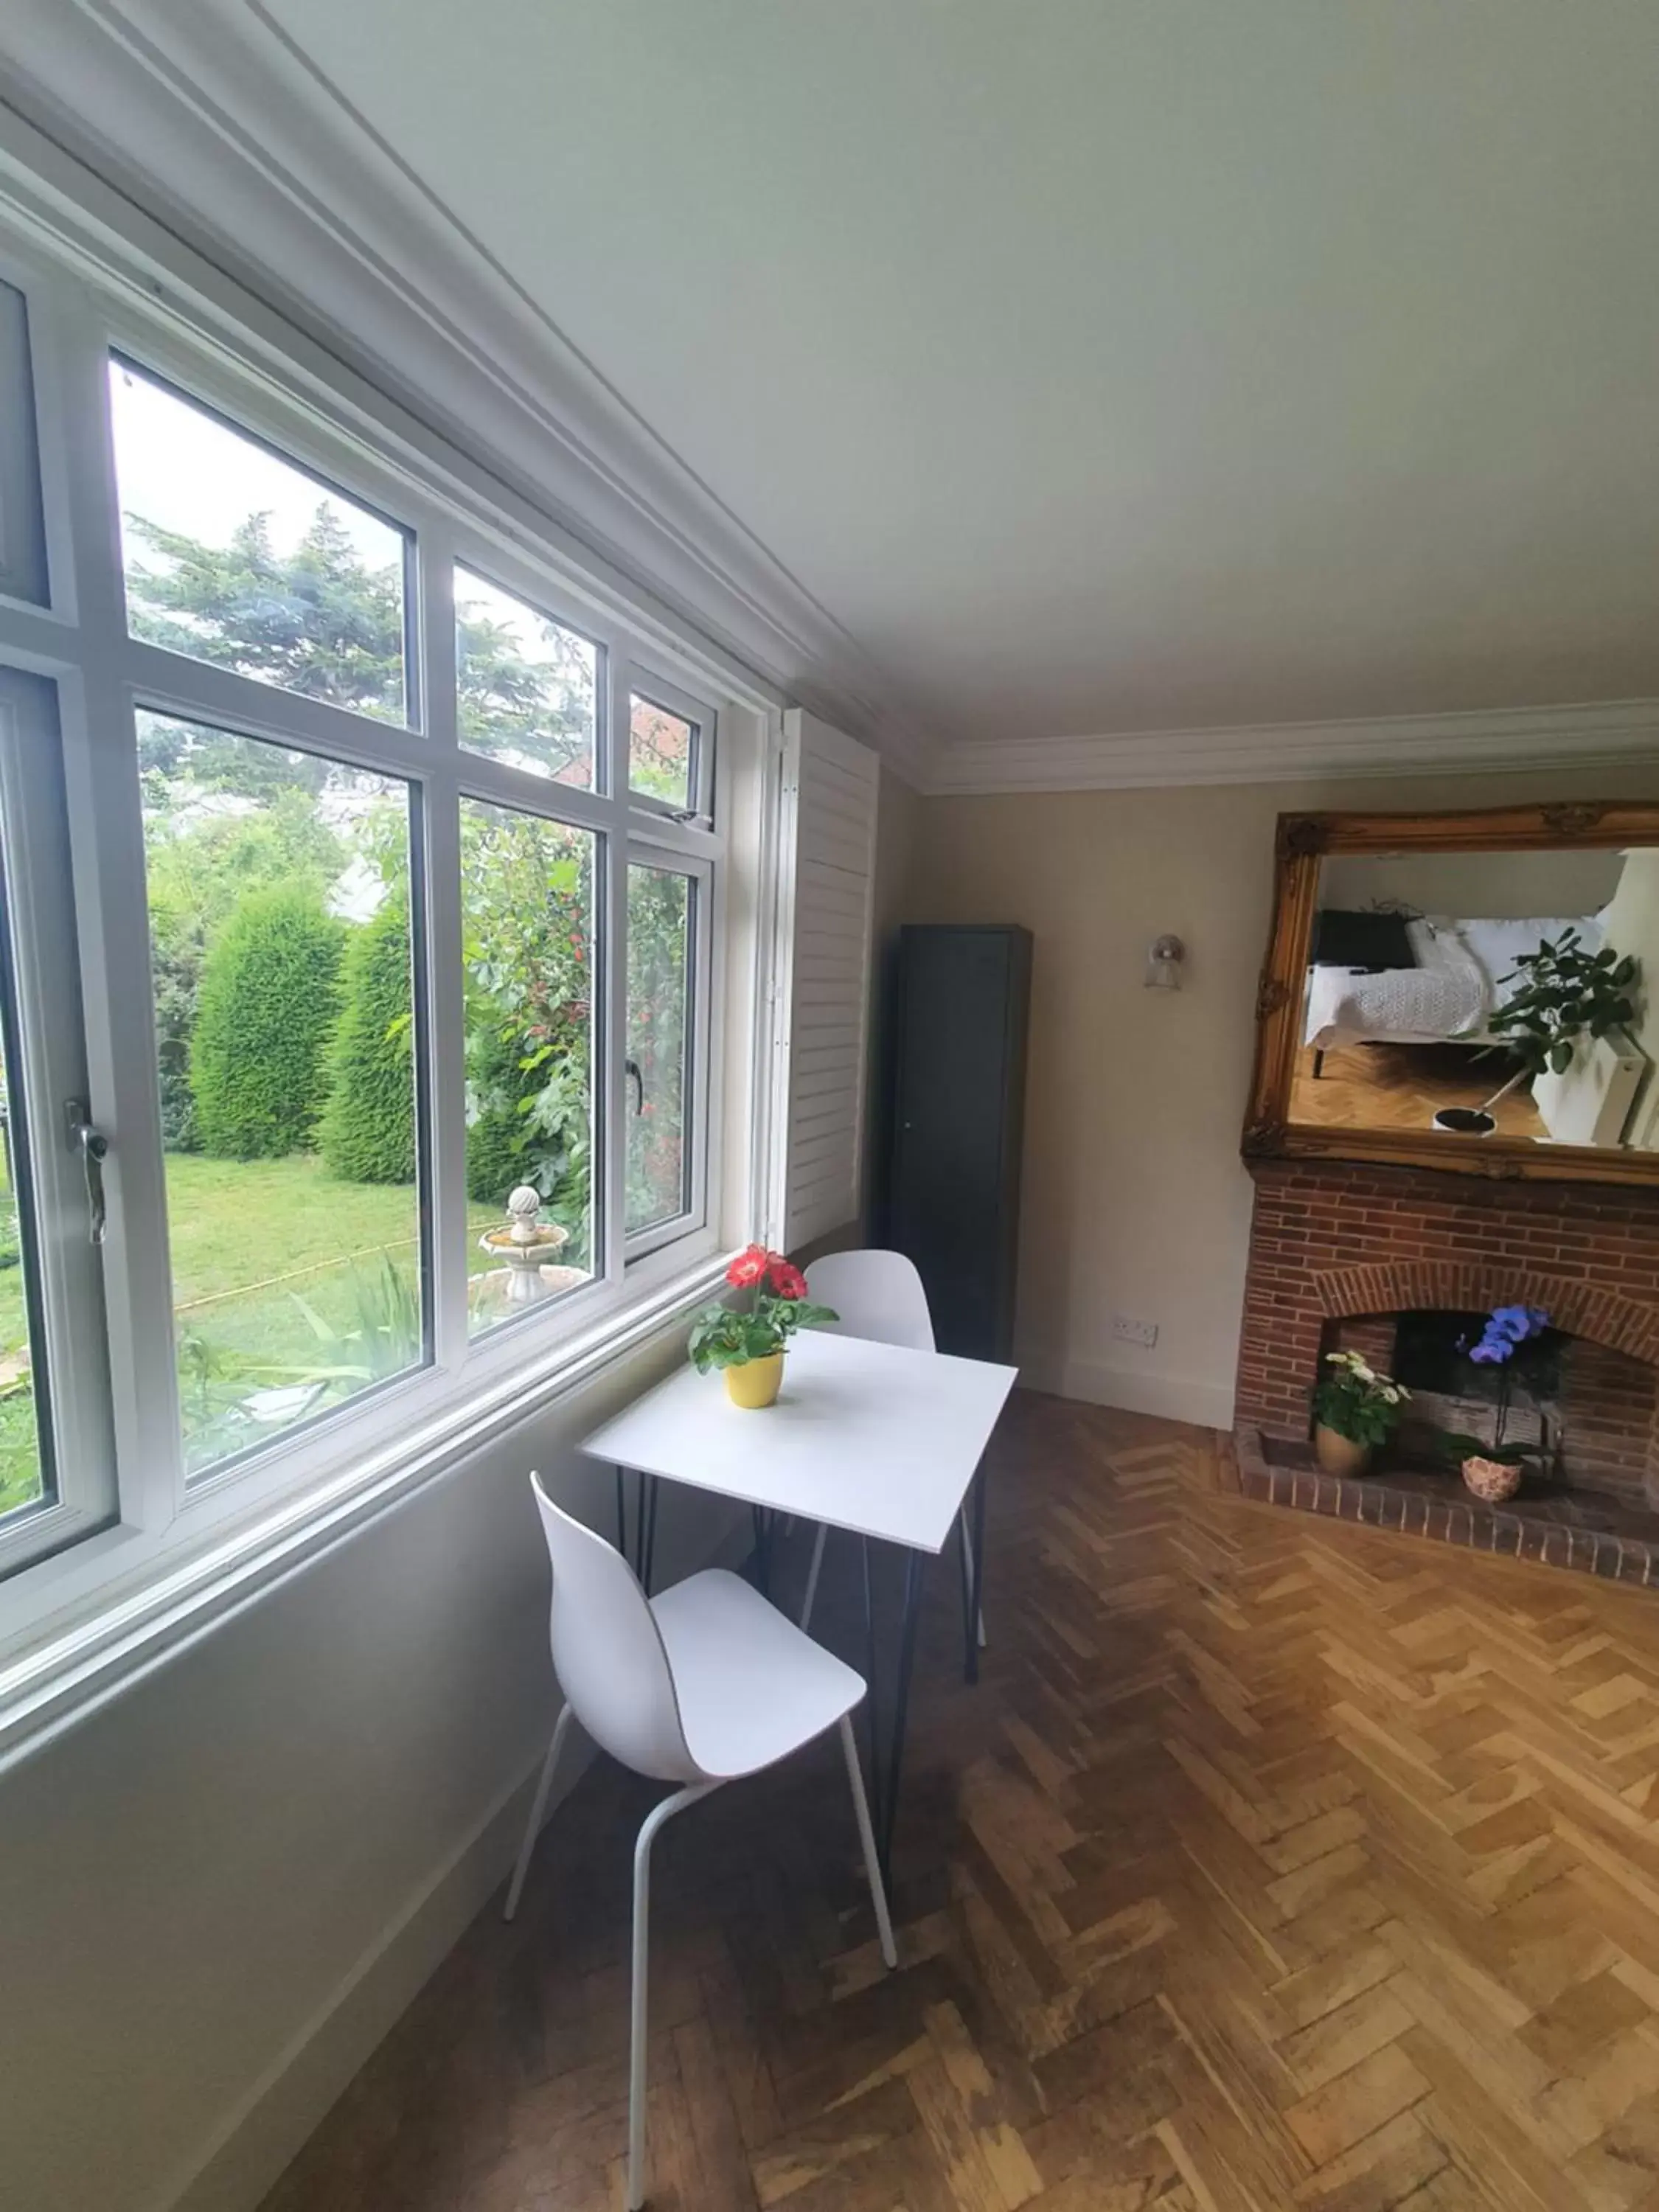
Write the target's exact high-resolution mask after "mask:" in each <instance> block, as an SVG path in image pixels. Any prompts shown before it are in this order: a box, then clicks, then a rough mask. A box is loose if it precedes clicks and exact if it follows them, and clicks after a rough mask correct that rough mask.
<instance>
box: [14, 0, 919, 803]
mask: <svg viewBox="0 0 1659 2212" xmlns="http://www.w3.org/2000/svg"><path fill="white" fill-rule="evenodd" d="M0 99H3V101H4V103H5V105H6V106H9V107H10V108H11V109H12V110H13V111H14V112H15V114H16V115H17V116H19V117H21V118H22V119H23V121H24V123H25V124H26V125H28V126H32V128H33V131H38V132H40V133H41V134H42V135H43V137H45V139H46V140H47V141H49V142H50V143H51V145H52V148H53V149H60V150H61V152H62V153H64V154H66V155H69V156H70V161H71V162H72V163H73V164H74V165H76V167H78V169H79V170H80V171H81V172H82V173H84V176H85V179H86V188H82V189H77V185H76V180H75V179H74V178H73V177H70V176H68V175H66V174H64V173H60V175H59V177H58V179H57V190H58V192H59V193H60V194H62V195H63V196H64V197H67V198H68V199H69V200H70V202H71V203H74V204H76V209H77V212H84V211H85V210H86V208H87V207H88V205H89V204H91V203H93V202H94V201H96V200H99V199H100V198H101V200H102V203H103V204H102V207H101V209H100V220H101V221H102V222H103V223H104V224H105V226H106V228H110V227H118V228H119V227H125V228H126V229H127V231H128V232H129V234H136V233H137V232H143V231H148V232H149V233H150V235H149V236H148V237H147V238H146V240H145V244H146V246H147V249H148V250H149V252H150V253H151V254H152V255H153V256H154V255H156V254H158V253H159V255H160V257H161V259H162V260H163V261H164V262H167V263H169V264H170V266H169V268H168V276H169V277H170V279H171V281H172V282H173V283H174V284H176V285H178V286H179V288H180V289H186V288H190V289H195V288H197V287H199V285H200V282H201V274H202V271H203V270H206V271H208V272H211V273H213V274H216V276H219V277H221V278H222V279H226V280H228V283H229V284H230V285H231V286H232V287H234V288H235V289H237V290H238V291H240V292H241V293H243V294H245V295H247V296H248V297H249V298H250V299H251V300H252V301H256V302H258V303H260V304H261V305H262V306H264V307H267V308H270V309H274V310H275V311H276V314H277V315H278V316H280V317H281V318H282V319H283V321H285V322H286V323H288V324H289V325H292V326H293V327H294V328H295V331H298V332H299V333H300V334H301V335H302V336H303V337H305V338H306V339H307V340H308V341H309V342H310V343H312V344H313V345H314V346H318V347H320V348H321V349H323V350H324V351H325V353H326V354H327V355H329V356H331V358H332V359H333V360H335V361H336V362H339V363H340V364H341V365H342V366H343V368H346V369H347V370H348V371H349V372H350V373H351V374H354V375H356V376H357V377H360V378H362V380H363V381H364V382H365V383H366V384H368V385H369V386H373V387H374V389H375V390H376V391H378V392H382V393H384V394H386V396H387V397H388V398H391V399H392V401H394V402H395V403H396V404H397V405H398V407H400V408H401V409H403V410H405V411H406V412H407V413H408V414H409V415H410V416H411V417H412V418H414V419H415V420H416V421H417V422H421V423H422V424H424V425H425V426H426V427H427V428H428V429H430V430H432V431H435V432H436V433H437V434H438V435H439V436H440V437H441V438H442V439H443V440H444V441H446V442H447V444H449V445H451V446H453V447H456V448H457V449H458V450H459V452H460V453H463V454H465V455H467V456H469V457H470V458H471V459H472V460H474V461H475V462H477V463H480V464H482V465H483V466H484V468H486V469H487V470H488V471H489V473H490V474H491V475H492V476H494V477H495V478H497V479H498V480H499V481H500V482H501V483H502V484H503V485H504V486H505V487H506V488H507V489H508V491H509V492H510V493H512V494H513V495H514V497H515V498H516V499H517V500H518V501H521V502H524V503H526V504H527V505H528V506H529V507H532V508H533V509H534V510H535V511H536V512H537V513H539V514H542V515H544V516H545V517H546V518H547V520H549V521H550V523H552V524H553V525H554V526H555V527H556V529H557V530H558V531H559V532H561V533H562V534H564V535H566V536H568V537H569V538H572V539H574V540H575V541H577V542H578V543H580V544H581V545H583V546H585V547H586V548H587V549H589V550H591V551H592V553H594V554H595V555H597V556H599V559H600V560H602V561H603V562H605V563H607V564H608V565H609V566H610V567H611V568H614V570H615V571H616V572H617V574H619V575H620V576H622V577H624V578H626V579H628V580H631V581H632V582H633V583H634V584H635V585H636V586H642V587H643V588H644V589H645V590H646V591H647V592H649V593H650V594H652V595H653V597H654V598H655V599H657V600H658V601H659V603H660V604H661V605H662V606H663V607H665V609H666V610H668V611H670V612H671V613H672V614H674V615H676V616H678V617H679V618H680V619H681V620H683V621H684V622H687V623H690V624H691V625H692V626H694V627H695V628H696V629H698V630H699V631H701V632H702V634H703V635H705V636H706V637H707V638H708V639H709V640H710V641H712V642H713V643H714V644H715V645H717V646H718V647H720V649H721V650H722V651H724V652H726V653H730V654H732V656H734V657H735V658H736V659H738V660H739V661H740V662H742V664H743V665H744V666H745V667H746V668H748V669H750V670H751V671H754V672H755V673H756V674H757V675H758V676H759V677H761V678H763V680H764V681H765V682H766V683H767V684H769V685H771V686H773V687H774V688H775V690H777V692H778V693H779V694H780V696H781V697H784V698H787V699H790V700H793V701H799V702H800V703H802V704H804V705H805V706H808V707H809V708H811V709H812V710H813V711H814V712H817V713H819V714H822V715H823V717H824V718H825V719H826V720H829V721H831V722H833V723H836V724H838V725H839V726H841V727H842V728H844V729H846V730H848V732H849V733H850V734H852V735H854V736H856V737H860V738H863V739H865V740H866V742H867V743H870V744H873V745H874V746H875V747H876V748H877V750H879V751H880V752H881V753H882V754H883V755H884V757H886V758H887V759H888V760H889V761H890V763H892V764H893V766H894V767H895V768H896V769H898V770H899V771H900V773H902V775H905V776H906V777H907V778H908V780H909V781H913V782H918V783H920V782H924V781H926V780H927V773H928V769H929V766H930V757H931V754H932V751H933V741H932V739H931V738H930V737H929V736H928V735H927V733H926V732H923V731H921V730H920V729H918V728H917V727H916V726H915V725H914V724H913V723H912V722H911V721H910V720H908V718H907V717H906V715H905V714H903V712H902V709H899V708H896V705H895V703H894V700H893V696H892V690H891V686H890V684H889V682H888V681H887V679H886V678H885V677H884V674H883V673H882V671H880V670H879V669H878V668H877V667H876V666H875V665H874V664H873V663H872V661H871V660H870V659H869V657H868V656H867V655H866V653H865V652H864V651H863V649H862V647H860V645H859V644H858V642H857V641H856V640H855V639H854V638H853V637H852V636H851V635H849V634H848V632H847V631H846V630H845V629H843V628H842V625H841V624H840V623H838V622H837V621H836V618H835V617H834V616H833V615H831V614H830V613H829V611H828V610H827V609H825V608H824V607H823V605H820V604H819V602H818V601H817V599H814V598H813V597H812V595H811V592H808V591H807V590H806V588H805V586H803V585H802V584H801V583H800V582H799V580H798V579H797V578H796V577H794V576H793V575H792V574H791V573H790V572H789V570H788V569H787V568H785V566H784V565H783V563H782V562H781V561H779V560H778V559H777V557H776V556H775V555H774V554H773V553H772V552H771V551H770V550H769V548H768V547H767V546H766V545H765V544H763V543H762V541H761V540H760V539H759V538H757V537H756V536H755V534H754V533H753V532H751V531H750V530H749V529H748V528H747V527H746V526H744V523H743V522H742V520H740V519H739V518H738V516H737V515H735V514H733V513H732V511H731V510H730V509H729V508H728V507H726V506H725V505H724V503H723V502H722V501H720V499H719V498H718V497H717V495H715V493H714V491H713V490H712V489H710V487H709V486H708V485H707V484H706V483H703V482H702V480H701V479H700V478H699V477H697V476H696V474H695V472H694V471H692V470H691V469H690V468H689V467H688V466H687V465H685V463H684V461H683V460H682V459H680V458H679V456H678V454H677V453H674V452H673V450H672V449H671V447H669V446H668V445H667V444H666V443H665V441H664V440H663V439H661V438H660V437H659V436H658V435H657V434H656V433H655V432H654V431H653V429H652V428H651V427H650V426H649V424H647V422H644V421H643V419H642V418H641V416H639V415H638V414H637V413H636V412H635V410H633V409H632V408H630V407H629V404H627V402H626V401H625V400H624V398H623V397H622V395H621V394H620V393H619V392H617V391H616V390H615V389H614V388H613V387H612V386H611V385H610V384H608V383H607V382H606V381H605V378H604V377H603V376H602V375H601V374H599V371H598V369H597V368H595V367H594V365H593V364H592V362H589V361H588V360H586V357H585V356H583V355H582V354H581V353H580V351H579V349H577V348H576V347H574V345H573V344H572V343H570V341H569V340H568V338H567V337H565V336H564V334H563V333H562V331H560V330H559V329H558V327H557V326H556V325H555V324H554V323H553V322H552V321H551V320H550V319H549V318H548V316H547V315H546V314H545V313H543V311H542V310H541V309H540V308H539V307H538V306H537V305H536V303H535V302H534V301H533V300H532V299H531V297H530V296H529V295H528V294H527V293H526V291H525V290H524V289H523V288H522V287H521V286H520V285H519V284H518V283H515V281H514V280H513V277H512V276H511V275H510V273H509V272H508V271H507V270H506V269H505V268H504V267H502V265H501V264H500V263H499V262H498V261H497V260H496V259H495V258H494V257H493V256H492V255H491V254H490V253H489V251H488V250H487V249H486V248H485V246H483V244H482V242H481V241H480V240H477V238H475V237H474V236H472V235H471V234H470V233H469V232H468V231H467V230H466V228H465V226H464V225H463V224H462V223H461V222H460V221H459V218H458V217H457V216H455V215H454V213H453V211H452V210H450V209H449V208H447V206H446V205H444V204H443V203H442V202H441V200H439V199H438V198H437V197H435V195H434V194H433V193H432V192H430V191H428V188H427V187H426V186H424V185H422V183H421V181H420V180H419V179H418V178H417V177H416V175H415V174H414V173H412V172H411V171H410V169H409V168H408V167H406V166H405V165H404V163H403V162H401V161H399V160H398V157H397V156H396V155H395V154H394V153H393V152H392V149H391V148H390V147H389V146H387V145H386V143H385V142H384V141H383V140H381V139H380V137H378V136H377V135H376V134H375V133H374V131H373V130H372V129H371V128H370V126H369V125H368V123H367V122H366V120H365V119H364V118H363V117H362V115H361V114H359V113H358V112H357V111H356V110H355V109H354V108H352V107H351V106H350V105H349V102H347V101H346V100H344V99H343V97H342V96H341V95H340V94H338V93H337V91H336V89H335V88H334V87H333V86H332V85H331V84H330V83H329V82H327V81H326V80H325V78H324V77H323V76H321V74H320V73H319V71H318V70H316V69H315V68H314V67H313V65H312V64H310V63H309V62H308V60H307V58H306V57H305V56H304V55H303V54H302V53H301V52H300V51H299V50H298V49H297V48H295V46H293V44H292V43H291V42H290V41H289V40H288V39H287V38H286V36H285V35H284V34H283V32H282V31H281V30H280V28H279V27H277V26H276V24H275V23H274V22H273V21H271V19H270V17H269V16H268V15H266V14H265V12H264V9H263V8H262V7H261V6H260V4H259V0H243V4H241V5H239V6H235V7H227V6H225V5H223V4H222V0H14V5H13V6H12V7H11V8H9V9H8V10H7V13H6V20H5V24H4V27H3V28H0ZM21 166H22V165H21V164H20V163H18V162H17V161H16V159H15V155H14V161H13V167H14V170H15V169H17V168H18V167H21ZM59 166H60V171H61V168H62V165H61V164H60V165H59ZM112 194H113V195H114V196H118V200H119V201H120V202H122V203H125V204H126V207H127V209H128V210H130V211H131V212H130V218H129V220H128V221H127V222H126V223H125V226H123V225H122V224H121V218H120V216H118V215H117V214H115V213H114V212H112V198H111V196H112ZM155 226H160V228H161V232H162V233H163V234H164V238H163V240H162V243H161V245H160V246H158V245H157V242H156V239H155V234H154V227H155ZM193 264H199V266H195V265H193ZM215 304H216V306H217V307H218V308H219V309H220V311H221V312H222V310H223V307H224V296H223V294H222V290H221V294H220V296H219V298H218V300H217V301H216V303H215Z"/></svg>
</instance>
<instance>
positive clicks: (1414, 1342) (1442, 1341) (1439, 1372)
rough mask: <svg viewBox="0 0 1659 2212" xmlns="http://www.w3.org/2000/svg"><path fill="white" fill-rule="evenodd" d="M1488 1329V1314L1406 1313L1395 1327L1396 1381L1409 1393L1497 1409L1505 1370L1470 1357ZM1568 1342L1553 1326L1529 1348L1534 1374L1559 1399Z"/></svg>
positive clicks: (1546, 1393)
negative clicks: (1463, 1400) (1433, 1394)
mask: <svg viewBox="0 0 1659 2212" xmlns="http://www.w3.org/2000/svg"><path fill="white" fill-rule="evenodd" d="M1484 1328H1486V1315H1485V1314H1484V1313H1447V1312H1443V1311H1440V1310H1430V1311H1422V1310H1413V1311H1410V1312H1407V1313H1402V1314H1401V1316H1400V1317H1399V1319H1398V1321H1397V1322H1395V1332H1394V1374H1395V1380H1396V1382H1400V1383H1404V1384H1405V1385H1406V1387H1407V1389H1408V1390H1428V1391H1433V1392H1438V1393H1441V1394H1443V1395H1449V1396H1452V1397H1457V1398H1470V1399H1474V1400H1478V1401H1480V1402H1482V1403H1484V1404H1486V1405H1491V1406H1495V1405H1496V1404H1497V1403H1498V1389H1499V1384H1500V1381H1501V1370H1500V1369H1498V1368H1497V1367H1495V1366H1492V1365H1490V1364H1486V1363H1485V1362H1483V1361H1480V1360H1475V1359H1471V1358H1470V1357H1469V1347H1470V1346H1472V1345H1475V1344H1479V1343H1480V1335H1481V1332H1482V1330H1483V1329H1484ZM1566 1344H1567V1337H1566V1334H1565V1332H1564V1331H1563V1330H1561V1329H1559V1328H1547V1329H1546V1330H1545V1331H1544V1333H1543V1334H1542V1335H1541V1336H1540V1337H1536V1338H1534V1340H1533V1341H1532V1342H1531V1343H1530V1344H1528V1346H1527V1352H1528V1357H1529V1361H1530V1363H1531V1371H1532V1372H1533V1373H1534V1374H1535V1376H1536V1378H1537V1383H1538V1388H1539V1389H1540V1391H1541V1393H1542V1395H1544V1396H1545V1397H1547V1398H1553V1397H1554V1396H1555V1395H1557V1393H1558V1392H1559V1389H1560V1387H1561V1355H1562V1352H1563V1351H1564V1350H1565V1346H1566ZM1511 1395H1513V1393H1511Z"/></svg>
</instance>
